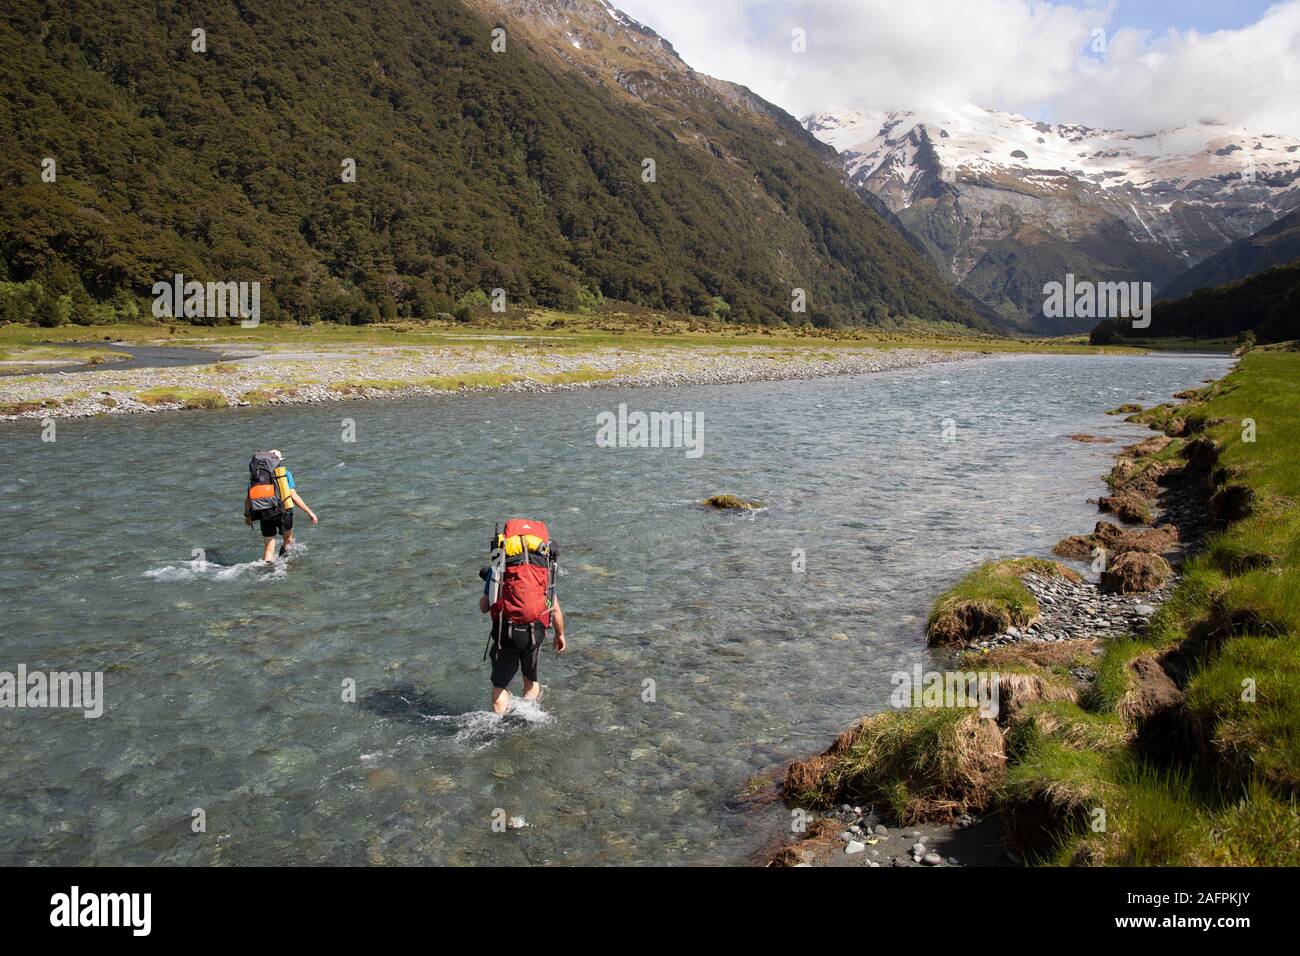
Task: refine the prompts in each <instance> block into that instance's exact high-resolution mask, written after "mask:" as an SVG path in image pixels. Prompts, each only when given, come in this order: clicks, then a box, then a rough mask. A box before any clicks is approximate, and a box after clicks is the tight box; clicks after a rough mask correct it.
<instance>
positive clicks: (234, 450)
mask: <svg viewBox="0 0 1300 956" xmlns="http://www.w3.org/2000/svg"><path fill="white" fill-rule="evenodd" d="M1229 364H1230V359H1228V358H1226V357H1223V356H1168V355H1166V356H1152V357H1126V356H1053V357H1045V356H1014V357H999V358H986V359H981V360H977V361H970V362H962V363H957V364H950V365H941V366H931V367H926V368H923V369H920V370H912V371H902V372H887V373H880V374H875V375H866V376H860V377H854V378H839V379H823V380H817V381H806V382H779V383H751V384H744V385H733V386H719V387H705V388H683V389H675V390H657V389H636V390H616V389H607V388H598V389H590V390H578V391H572V392H560V393H554V394H542V395H539V394H518V393H511V394H506V393H497V394H494V393H487V394H478V395H471V396H447V397H445V398H443V397H439V398H429V399H419V400H392V401H367V402H355V403H338V404H331V405H321V406H310V407H293V408H289V407H267V408H249V409H238V410H223V411H216V412H202V413H199V412H182V413H160V414H151V415H138V416H124V417H120V418H118V417H113V418H106V419H96V420H75V421H66V422H62V421H61V422H59V423H58V426H57V428H58V430H57V433H56V440H55V441H53V442H43V441H42V440H41V426H40V423H39V422H18V423H7V424H3V425H0V454H2V455H3V460H4V461H5V462H6V468H5V471H4V475H3V478H2V479H0V486H2V487H3V490H4V497H3V509H4V514H5V518H6V520H5V526H4V532H3V534H0V562H2V565H3V568H4V573H3V576H2V577H0V597H2V600H0V633H2V634H3V637H2V638H0V671H10V672H13V671H15V670H16V668H17V667H18V665H19V664H25V665H26V667H27V669H28V670H29V671H34V670H43V671H63V670H78V671H102V672H103V673H104V678H103V679H104V687H105V698H106V702H105V710H104V714H103V716H101V717H99V718H98V719H86V718H85V717H84V716H82V714H81V713H80V712H74V711H69V710H56V709H45V710H38V709H21V710H17V709H5V710H0V740H2V741H3V743H0V863H2V864H18V863H30V862H39V863H45V864H147V863H177V864H280V863H303V864H307V863H313V864H317V863H318V864H364V863H394V864H423V863H430V864H440V863H457V864H489V863H498V864H523V863H586V864H590V863H631V862H640V863H657V864H676V863H706V864H707V863H736V862H744V861H746V860H747V859H749V858H750V857H751V856H752V854H753V853H754V852H755V851H756V850H757V849H758V848H759V847H760V846H761V845H762V844H764V843H765V842H766V841H767V840H768V838H769V837H770V835H771V833H772V832H773V828H774V826H776V825H777V824H778V818H779V816H780V815H781V814H782V812H783V811H782V810H781V809H780V808H779V807H778V806H769V807H766V808H759V809H754V808H746V807H745V806H743V805H742V804H740V803H738V802H737V801H735V800H734V799H733V798H734V796H735V795H736V794H737V793H738V792H740V791H741V790H742V789H743V788H744V787H745V786H746V783H747V781H748V780H749V779H750V778H751V776H752V775H754V774H755V773H759V772H762V771H764V770H767V769H770V768H772V767H774V766H777V765H779V764H780V763H781V762H783V761H787V760H789V759H791V758H793V757H796V756H802V755H806V754H808V753H811V752H814V751H816V750H819V749H821V748H822V747H824V746H825V745H826V743H827V742H828V741H829V739H830V738H831V737H832V736H833V735H834V734H836V733H838V732H839V731H841V730H843V729H845V728H846V727H847V726H848V725H849V724H850V723H851V722H852V721H853V720H854V719H856V718H857V717H858V716H860V715H862V714H864V713H868V712H870V711H873V710H878V709H881V708H882V707H884V706H885V705H886V703H887V698H888V693H889V690H890V682H889V675H890V674H891V673H892V672H894V671H896V670H899V669H907V668H910V667H911V666H912V664H913V663H916V662H918V661H921V662H925V661H927V660H928V652H927V651H926V648H925V640H924V636H923V633H922V628H923V624H924V619H925V615H926V613H927V611H928V609H929V606H930V604H931V602H932V601H933V599H934V597H935V596H936V595H937V594H938V593H939V592H940V591H941V590H942V589H944V588H945V587H946V586H948V585H950V584H951V583H952V582H953V581H954V580H956V579H957V578H958V577H959V576H960V575H961V574H962V573H963V572H964V571H966V570H967V569H969V568H970V567H972V566H974V565H975V564H977V563H978V562H980V561H981V560H984V559H987V558H990V557H996V556H1001V555H1008V554H1016V553H1029V554H1045V553H1047V551H1048V550H1049V549H1050V548H1051V546H1052V545H1053V544H1054V543H1055V542H1056V541H1057V540H1059V539H1060V538H1061V537H1063V536H1065V535H1067V534H1072V533H1078V532H1081V531H1085V530H1088V529H1090V528H1091V525H1092V523H1093V522H1094V521H1095V520H1097V513H1096V508H1095V506H1094V505H1090V504H1088V502H1087V500H1086V499H1087V498H1088V497H1089V496H1095V495H1097V494H1099V493H1101V492H1102V488H1103V486H1102V484H1101V482H1100V481H1099V476H1100V475H1101V474H1103V473H1104V472H1105V471H1106V470H1107V468H1108V467H1109V465H1108V462H1109V458H1110V456H1111V455H1112V454H1113V453H1114V450H1115V447H1116V446H1113V445H1112V446H1106V445H1087V444H1081V443H1077V442H1072V441H1070V440H1069V438H1068V436H1070V435H1071V434H1072V433H1076V432H1087V433H1091V434H1098V435H1108V436H1114V437H1116V438H1118V439H1119V440H1131V439H1137V438H1140V437H1142V436H1143V435H1144V434H1146V432H1145V430H1144V429H1140V428H1137V427H1135V426H1132V425H1126V424H1124V423H1123V422H1122V420H1120V419H1118V418H1115V417H1108V416H1105V415H1104V414H1103V412H1104V411H1105V410H1106V409H1108V408H1112V407H1114V406H1116V405H1118V404H1121V403H1123V402H1129V401H1137V402H1142V403H1152V402H1155V401H1160V400H1164V399H1167V398H1169V397H1170V396H1171V395H1172V394H1173V393H1174V392H1175V391H1178V390H1180V389H1184V388H1188V387H1191V386H1195V385H1197V384H1199V383H1200V382H1202V381H1203V380H1205V379H1208V378H1215V377H1218V376H1220V375H1222V374H1223V373H1224V372H1225V371H1226V370H1227V368H1228V367H1229ZM620 402H625V403H627V405H628V407H629V408H630V409H632V410H644V411H658V410H662V411H683V412H686V411H689V412H692V413H693V414H695V415H702V416H703V423H704V430H703V439H704V441H703V454H702V455H701V456H700V457H689V456H688V455H687V454H686V452H685V450H684V449H682V448H660V449H653V448H604V447H598V446H597V443H596V433H597V423H596V416H597V415H598V414H600V413H601V412H605V411H609V412H613V411H616V410H617V406H618V404H619V403H620ZM345 420H351V421H352V423H353V425H354V428H353V429H351V430H350V429H349V423H348V421H345ZM945 425H947V426H948V428H947V431H948V435H949V437H951V438H953V440H951V441H945V440H943V435H944V431H945ZM350 431H353V432H354V433H355V441H347V440H345V439H346V438H348V437H350V434H349V432H350ZM269 447H276V448H279V449H282V450H284V451H285V452H286V455H287V463H288V465H289V466H290V467H291V468H292V470H293V471H294V474H295V476H296V478H297V482H298V487H299V490H300V491H301V492H302V494H303V495H304V497H305V498H306V499H307V501H308V502H309V503H310V504H311V506H312V507H313V508H314V509H315V510H316V511H317V512H318V513H319V514H320V517H321V523H320V525H319V526H318V527H311V526H310V525H307V523H306V522H305V521H303V520H302V519H301V518H300V519H299V526H300V527H301V528H302V530H301V531H300V534H299V540H300V542H301V543H300V546H299V547H298V548H297V549H296V550H295V551H294V552H293V553H292V554H291V555H290V556H289V558H288V560H287V561H285V562H279V563H278V564H277V565H276V566H274V567H272V568H264V567H261V566H258V565H256V564H255V563H253V560H252V559H253V558H254V557H255V556H256V555H257V554H258V552H259V543H260V539H259V537H258V536H257V534H256V533H255V532H253V531H249V530H247V529H246V528H245V527H244V525H243V523H242V521H241V519H240V509H241V498H242V494H243V490H244V483H245V480H246V475H247V471H246V463H247V461H248V458H249V455H250V453H251V452H252V451H253V450H255V449H258V448H269ZM717 492H732V493H736V494H739V495H742V496H745V497H751V498H755V499H759V500H761V501H762V502H764V503H765V505H766V509H765V510H762V511H758V512H753V513H749V514H723V513H713V512H708V511H705V510H703V509H701V508H698V507H696V505H695V502H697V501H698V500H699V499H701V498H703V497H705V496H706V495H709V494H713V493H717ZM510 515H526V516H530V517H536V518H541V519H543V520H545V521H547V522H548V523H549V525H550V529H551V532H552V535H553V536H554V538H555V539H556V541H557V542H558V543H559V544H560V545H561V549H562V551H561V566H562V568H563V574H562V576H561V578H560V583H559V596H560V600H561V602H562V604H563V606H564V607H565V610H566V613H567V616H568V626H569V640H570V651H569V652H568V653H566V654H565V655H563V656H560V657H557V656H556V655H554V654H553V653H551V652H550V650H549V647H548V649H547V651H546V653H544V654H543V656H542V663H541V668H542V681H543V683H544V685H546V688H547V692H546V694H545V696H544V698H543V700H542V701H541V704H540V705H535V706H530V707H527V708H524V709H523V710H522V711H521V712H519V713H516V714H513V715H511V716H509V717H507V718H505V719H504V720H503V719H500V718H497V717H494V716H492V715H490V714H488V713H486V710H485V708H486V704H487V692H488V680H487V673H488V671H487V665H486V664H484V663H483V662H482V661H481V659H480V658H481V655H482V653H483V649H484V643H485V640H486V627H485V623H484V620H483V617H482V616H481V615H480V614H479V612H478V609H477V598H478V595H479V593H480V590H481V584H480V581H479V579H478V576H477V571H478V569H479V567H480V565H482V564H483V563H484V562H485V560H486V550H487V545H488V540H489V537H490V534H491V532H492V529H493V523H494V522H495V521H497V520H501V519H503V518H505V517H507V516H510ZM304 525H306V526H305V527H303V526H304ZM800 553H801V554H802V555H804V556H805V557H804V560H805V561H806V570H805V571H803V572H800V571H797V570H795V565H796V564H797V563H798V560H799V555H800ZM353 682H354V684H355V687H356V694H355V698H356V699H355V702H352V701H350V700H348V699H345V698H346V697H347V696H348V694H347V689H348V687H349V686H352V683H353ZM199 811H201V812H199ZM505 816H511V817H513V816H519V817H523V818H524V819H525V820H526V821H527V824H528V825H527V826H526V827H525V828H523V829H520V830H515V831H508V832H504V833H501V832H497V830H496V829H494V826H493V824H494V822H495V821H499V820H501V819H502V818H503V817H505ZM196 821H198V822H196ZM199 823H201V824H202V826H201V827H200V826H199ZM196 830H199V832H195V831H196Z"/></svg>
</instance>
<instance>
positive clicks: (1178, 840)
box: [1056, 757, 1212, 866]
mask: <svg viewBox="0 0 1300 956" xmlns="http://www.w3.org/2000/svg"><path fill="white" fill-rule="evenodd" d="M1105 774H1106V776H1107V777H1108V780H1107V787H1106V792H1105V794H1104V797H1103V799H1102V800H1101V801H1100V802H1099V803H1098V804H1097V807H1096V808H1095V809H1100V810H1101V811H1103V812H1104V814H1105V816H1104V818H1102V819H1103V822H1104V829H1103V828H1097V827H1095V826H1094V825H1092V824H1093V820H1095V819H1096V818H1095V817H1093V818H1091V819H1090V820H1089V826H1088V827H1087V828H1086V829H1085V830H1084V831H1083V833H1082V839H1080V840H1079V841H1078V842H1077V843H1076V844H1075V845H1073V846H1071V845H1070V844H1069V843H1068V842H1066V843H1065V845H1064V846H1062V848H1061V849H1062V852H1061V853H1060V855H1059V857H1058V859H1057V860H1056V862H1059V863H1073V864H1075V865H1084V866H1178V865H1187V864H1188V863H1189V862H1190V861H1191V860H1194V859H1197V858H1200V857H1202V856H1204V855H1205V854H1206V853H1207V852H1208V851H1209V850H1210V848H1211V846H1212V832H1211V826H1210V822H1209V815H1208V814H1207V813H1206V811H1205V808H1204V807H1203V806H1202V805H1201V803H1200V801H1199V799H1198V795H1197V793H1196V790H1195V787H1194V783H1193V780H1192V777H1191V775H1190V774H1189V773H1188V772H1187V771H1186V770H1184V769H1175V770H1161V769H1159V768H1156V767H1152V766H1151V765H1149V764H1145V763H1142V762H1141V761H1139V760H1135V759H1125V758H1119V759H1116V758H1114V757H1112V758H1110V759H1109V760H1108V766H1107V767H1106V768H1105ZM1095 809H1094V813H1095Z"/></svg>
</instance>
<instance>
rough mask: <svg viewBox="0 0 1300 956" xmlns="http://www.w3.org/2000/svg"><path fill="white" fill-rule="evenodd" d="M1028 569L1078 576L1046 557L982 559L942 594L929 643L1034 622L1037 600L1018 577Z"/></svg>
mask: <svg viewBox="0 0 1300 956" xmlns="http://www.w3.org/2000/svg"><path fill="white" fill-rule="evenodd" d="M1030 571H1032V572H1035V573H1037V574H1040V575H1043V576H1045V577H1055V576H1057V575H1067V576H1073V577H1075V578H1077V575H1075V574H1074V572H1072V571H1068V570H1067V569H1066V568H1064V567H1063V566H1061V565H1059V564H1057V563H1056V562H1054V561H1046V560H1043V559H1042V558H1013V559H1010V560H1005V561H990V562H988V563H987V564H983V565H981V566H980V567H978V568H976V569H975V570H974V571H972V572H970V574H968V575H966V577H964V578H962V579H961V580H960V581H958V582H957V583H956V584H955V585H953V586H952V587H951V588H949V589H948V590H947V591H945V592H944V593H943V594H942V595H940V596H939V599H938V600H937V601H936V602H935V605H934V609H933V610H932V611H931V612H930V617H929V619H928V620H927V621H926V625H925V629H926V634H927V635H928V636H929V638H930V643H931V644H932V645H938V644H956V643H965V642H967V641H970V640H974V639H975V638H978V637H986V636H989V635H992V634H996V633H998V632H999V631H1003V630H1006V629H1007V628H1008V627H1024V626H1026V625H1027V624H1030V623H1032V622H1033V621H1035V620H1036V619H1037V618H1038V602H1037V601H1035V600H1034V596H1033V595H1032V594H1030V593H1029V589H1028V588H1026V587H1025V586H1024V584H1022V583H1021V581H1020V576H1021V575H1022V574H1025V573H1028V572H1030Z"/></svg>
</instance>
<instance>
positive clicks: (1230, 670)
mask: <svg viewBox="0 0 1300 956" xmlns="http://www.w3.org/2000/svg"><path fill="white" fill-rule="evenodd" d="M1297 688H1300V643H1297V642H1296V641H1294V640H1291V639H1277V638H1273V637H1255V636H1249V637H1239V638H1237V639H1235V640H1232V641H1229V642H1228V643H1226V644H1225V645H1224V647H1223V650H1222V652H1221V653H1220V654H1219V657H1218V658H1217V659H1216V660H1215V661H1214V663H1212V664H1210V665H1209V666H1208V667H1206V668H1204V669H1202V670H1201V671H1199V672H1198V673H1197V674H1196V675H1195V677H1193V678H1192V680H1191V682H1190V683H1189V684H1188V687H1187V705H1188V707H1189V709H1190V710H1191V712H1192V714H1193V715H1194V716H1195V718H1196V719H1197V720H1198V721H1199V722H1200V723H1201V726H1202V727H1203V728H1204V736H1205V738H1206V741H1207V748H1208V753H1207V754H1206V755H1205V757H1206V759H1207V760H1208V761H1209V763H1210V765H1211V768H1212V770H1213V771H1214V772H1216V774H1217V775H1218V776H1219V777H1220V779H1221V780H1222V782H1223V783H1224V784H1225V785H1227V786H1231V787H1233V788H1241V787H1243V786H1245V785H1246V784H1247V783H1248V782H1249V780H1250V778H1251V777H1252V776H1253V775H1258V776H1259V777H1260V778H1262V779H1263V780H1264V781H1265V782H1266V783H1268V784H1269V785H1270V786H1272V787H1273V788H1274V789H1275V791H1276V792H1278V793H1283V794H1286V795H1288V796H1291V797H1296V796H1300V692H1298V691H1297Z"/></svg>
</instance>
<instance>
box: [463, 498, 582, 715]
mask: <svg viewBox="0 0 1300 956" xmlns="http://www.w3.org/2000/svg"><path fill="white" fill-rule="evenodd" d="M558 562H559V549H558V548H556V546H555V543H554V542H553V541H551V537H550V532H548V531H547V530H546V525H545V524H543V523H542V522H540V521H530V520H527V519H524V518H512V519H511V520H509V521H507V522H506V527H505V530H504V531H500V530H498V531H496V532H495V533H494V534H493V535H492V547H491V564H490V565H489V566H488V567H486V568H484V569H483V570H482V571H480V572H479V577H481V578H483V594H482V596H480V597H479V599H478V609H479V610H480V611H481V612H483V613H484V614H488V613H491V615H492V633H491V636H490V637H489V638H488V646H487V649H486V650H485V651H484V652H483V658H484V660H486V659H487V658H488V656H489V655H490V656H491V658H492V712H493V713H495V714H504V713H505V712H506V710H507V709H508V708H509V707H510V691H509V690H508V689H507V688H508V687H509V686H510V682H511V681H512V680H514V679H515V674H516V673H517V672H518V671H519V670H520V669H522V670H523V672H524V700H536V699H537V698H538V697H540V696H541V695H542V685H541V684H540V683H538V680H537V660H538V657H539V656H540V655H541V652H542V641H543V640H544V639H545V637H546V631H547V629H548V628H552V627H553V628H554V629H555V639H554V646H555V653H557V654H563V653H564V648H565V646H566V643H565V640H564V613H563V612H562V611H561V610H560V602H559V601H558V600H557V599H556V597H555V577H556V574H557V573H558V567H557V565H558Z"/></svg>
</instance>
